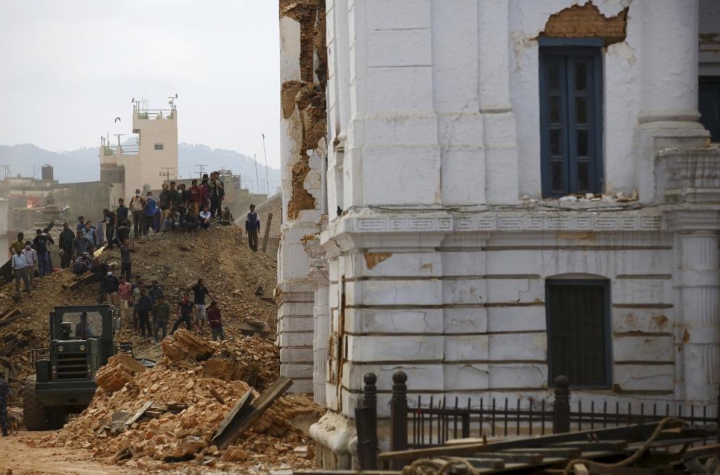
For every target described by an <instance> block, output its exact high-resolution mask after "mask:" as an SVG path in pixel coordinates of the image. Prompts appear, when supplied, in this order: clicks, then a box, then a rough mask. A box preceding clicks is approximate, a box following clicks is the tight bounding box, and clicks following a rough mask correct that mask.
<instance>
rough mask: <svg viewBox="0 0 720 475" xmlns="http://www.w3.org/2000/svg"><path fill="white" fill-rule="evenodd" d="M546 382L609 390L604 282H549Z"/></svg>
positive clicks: (607, 289) (607, 295)
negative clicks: (560, 378)
mask: <svg viewBox="0 0 720 475" xmlns="http://www.w3.org/2000/svg"><path fill="white" fill-rule="evenodd" d="M545 296H546V303H545V308H546V315H547V338H548V370H549V371H548V373H549V382H550V384H552V382H553V381H554V380H555V378H556V377H557V376H559V375H565V376H567V377H568V378H570V383H571V385H572V386H573V387H586V388H609V387H610V386H611V377H610V368H611V363H612V359H611V358H612V356H611V351H610V341H611V340H610V323H609V320H610V319H609V314H610V308H609V302H610V286H609V284H608V281H607V280H548V281H547V283H546V286H545Z"/></svg>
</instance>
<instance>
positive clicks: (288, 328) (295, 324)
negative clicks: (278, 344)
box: [278, 315, 313, 333]
mask: <svg viewBox="0 0 720 475" xmlns="http://www.w3.org/2000/svg"><path fill="white" fill-rule="evenodd" d="M278 331H279V332H280V333H283V332H303V331H313V316H312V315H309V316H307V317H304V316H303V317H284V318H282V319H280V320H278Z"/></svg>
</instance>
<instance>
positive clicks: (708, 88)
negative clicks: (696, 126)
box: [698, 76, 720, 142]
mask: <svg viewBox="0 0 720 475" xmlns="http://www.w3.org/2000/svg"><path fill="white" fill-rule="evenodd" d="M698 105H699V109H700V123H701V124H702V125H703V127H705V128H706V129H707V130H709V131H710V140H712V141H713V142H720V76H700V88H699V101H698Z"/></svg>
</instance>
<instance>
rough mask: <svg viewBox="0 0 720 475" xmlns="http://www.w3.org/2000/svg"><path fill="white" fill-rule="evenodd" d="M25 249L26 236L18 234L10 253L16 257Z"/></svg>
mask: <svg viewBox="0 0 720 475" xmlns="http://www.w3.org/2000/svg"><path fill="white" fill-rule="evenodd" d="M18 249H19V250H21V251H22V250H23V249H25V234H23V233H17V241H15V242H14V243H12V244H11V245H10V253H11V254H12V255H13V256H14V255H15V254H17V251H18Z"/></svg>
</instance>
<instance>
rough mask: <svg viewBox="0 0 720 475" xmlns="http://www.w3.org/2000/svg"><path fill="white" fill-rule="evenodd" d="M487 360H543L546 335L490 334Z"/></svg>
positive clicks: (544, 359) (545, 352) (545, 348)
mask: <svg viewBox="0 0 720 475" xmlns="http://www.w3.org/2000/svg"><path fill="white" fill-rule="evenodd" d="M488 342H489V346H490V350H489V355H488V356H489V358H488V359H489V360H492V361H538V362H543V363H544V362H545V361H546V355H547V336H546V335H545V333H505V334H495V335H490V336H489V338H488Z"/></svg>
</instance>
